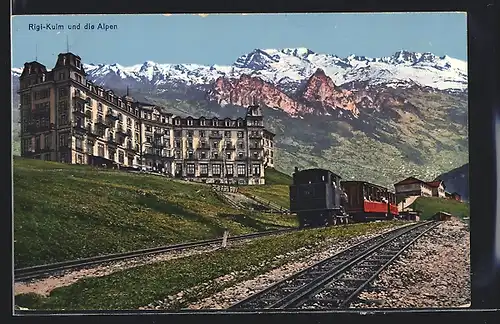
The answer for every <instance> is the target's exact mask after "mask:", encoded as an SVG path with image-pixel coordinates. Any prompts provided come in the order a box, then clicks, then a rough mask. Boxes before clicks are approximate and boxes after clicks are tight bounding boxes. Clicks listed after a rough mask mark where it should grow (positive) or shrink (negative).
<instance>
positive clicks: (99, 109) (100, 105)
mask: <svg viewBox="0 0 500 324" xmlns="http://www.w3.org/2000/svg"><path fill="white" fill-rule="evenodd" d="M97 111H98V112H100V113H101V114H102V103H100V102H99V103H98V104H97Z"/></svg>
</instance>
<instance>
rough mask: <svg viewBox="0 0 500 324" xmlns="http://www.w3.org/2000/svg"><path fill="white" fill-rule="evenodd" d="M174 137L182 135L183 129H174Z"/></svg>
mask: <svg viewBox="0 0 500 324" xmlns="http://www.w3.org/2000/svg"><path fill="white" fill-rule="evenodd" d="M174 137H182V131H180V130H176V131H174Z"/></svg>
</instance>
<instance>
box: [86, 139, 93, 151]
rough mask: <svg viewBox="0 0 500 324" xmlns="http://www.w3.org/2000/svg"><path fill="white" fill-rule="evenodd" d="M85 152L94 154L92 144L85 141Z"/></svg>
mask: <svg viewBox="0 0 500 324" xmlns="http://www.w3.org/2000/svg"><path fill="white" fill-rule="evenodd" d="M87 152H88V153H90V154H94V142H92V141H89V140H88V141H87Z"/></svg>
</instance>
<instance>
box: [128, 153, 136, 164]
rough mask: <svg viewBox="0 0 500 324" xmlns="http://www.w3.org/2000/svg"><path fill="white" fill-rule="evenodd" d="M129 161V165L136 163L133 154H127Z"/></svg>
mask: <svg viewBox="0 0 500 324" xmlns="http://www.w3.org/2000/svg"><path fill="white" fill-rule="evenodd" d="M127 163H128V165H133V164H134V156H133V155H129V156H127Z"/></svg>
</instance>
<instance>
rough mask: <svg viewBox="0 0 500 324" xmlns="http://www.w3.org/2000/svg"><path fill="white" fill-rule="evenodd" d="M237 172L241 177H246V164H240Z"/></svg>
mask: <svg viewBox="0 0 500 324" xmlns="http://www.w3.org/2000/svg"><path fill="white" fill-rule="evenodd" d="M237 171H238V175H239V176H244V175H245V165H244V164H238V166H237Z"/></svg>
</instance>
